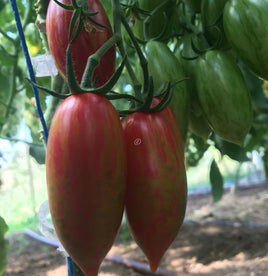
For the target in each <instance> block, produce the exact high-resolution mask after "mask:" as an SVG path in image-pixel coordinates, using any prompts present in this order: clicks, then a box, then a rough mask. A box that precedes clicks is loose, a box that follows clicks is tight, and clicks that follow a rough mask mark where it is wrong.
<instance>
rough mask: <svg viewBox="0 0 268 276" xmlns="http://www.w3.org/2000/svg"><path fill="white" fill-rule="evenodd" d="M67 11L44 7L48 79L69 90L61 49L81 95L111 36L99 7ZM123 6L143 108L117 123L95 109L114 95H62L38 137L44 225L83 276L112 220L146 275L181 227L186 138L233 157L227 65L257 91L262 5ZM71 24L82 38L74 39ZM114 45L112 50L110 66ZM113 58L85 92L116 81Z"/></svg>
mask: <svg viewBox="0 0 268 276" xmlns="http://www.w3.org/2000/svg"><path fill="white" fill-rule="evenodd" d="M77 2H81V3H83V7H81V10H79V9H78V10H79V12H81V13H75V12H74V11H73V10H72V8H70V9H69V7H70V6H71V4H73V3H76V1H71V0H69V1H68V0H61V1H55V0H51V1H50V5H49V7H48V12H47V22H46V24H47V25H46V26H47V37H48V43H49V47H50V51H51V54H52V56H53V58H54V60H55V64H56V66H57V67H58V70H59V72H60V74H61V75H62V76H63V78H64V79H66V80H68V81H69V75H68V72H69V71H68V68H67V67H68V66H69V64H68V62H67V61H68V60H70V57H69V56H68V51H67V49H71V51H70V53H69V54H70V55H71V60H72V66H73V75H74V76H75V78H76V80H77V81H78V83H81V81H82V80H83V79H84V72H85V69H86V67H87V65H88V63H87V61H88V57H89V56H91V55H92V54H94V53H95V52H96V51H97V50H98V49H99V48H100V47H101V46H102V45H104V44H105V43H106V42H107V41H109V39H110V38H111V37H112V36H113V32H112V27H111V25H110V22H109V19H108V16H107V14H106V12H105V10H104V8H103V6H102V3H101V1H99V0H84V1H77ZM114 2H116V1H114ZM129 2H131V3H132V2H134V4H133V3H132V4H131V5H130V6H128V5H126V4H124V7H127V8H128V10H129V9H130V10H131V13H130V14H131V15H132V16H133V15H134V17H136V18H134V20H132V22H133V26H132V29H131V28H129V29H128V28H126V29H127V31H128V32H131V35H130V37H131V39H132V42H133V41H134V43H133V44H134V46H135V47H136V52H137V53H138V56H139V58H140V61H141V60H142V58H141V56H142V55H143V54H144V56H145V59H146V62H140V64H143V67H142V66H140V64H139V66H138V68H135V69H136V71H135V70H133V71H135V72H136V73H137V74H136V75H135V78H136V79H135V81H136V80H137V79H138V80H137V81H140V83H143V86H144V87H146V88H147V90H146V89H145V88H144V87H143V88H144V89H145V90H144V91H139V92H140V94H141V95H139V96H140V98H139V99H138V101H139V104H141V103H144V102H145V103H144V104H143V105H142V104H141V105H139V104H136V103H134V102H131V105H130V109H129V110H128V111H129V112H126V113H124V116H123V115H122V114H123V113H120V111H118V110H116V108H115V107H114V106H115V105H112V103H111V102H110V101H109V100H108V99H107V93H108V94H109V93H110V94H109V95H115V94H114V93H115V92H110V91H109V92H107V93H106V92H105V93H104V95H100V94H98V93H96V92H97V91H99V90H94V93H80V92H81V91H82V90H81V91H71V92H72V93H73V94H74V95H71V96H69V97H68V98H67V99H66V100H64V101H63V102H62V103H61V105H60V106H59V107H58V109H57V111H56V113H55V115H54V117H53V120H52V123H51V127H50V133H49V137H48V145H47V157H46V168H47V186H48V197H49V205H50V210H51V216H52V220H53V224H54V227H55V230H56V232H57V235H58V237H59V240H60V241H61V243H62V245H63V246H64V248H65V249H66V251H67V253H68V254H69V255H70V256H71V257H72V258H73V260H74V261H75V262H76V263H77V265H78V266H79V267H80V268H81V269H82V270H83V272H84V273H85V274H86V275H87V276H93V275H97V273H98V270H99V266H100V264H101V262H102V260H103V258H104V257H105V255H106V254H107V252H108V251H109V249H110V248H111V246H112V244H113V241H114V239H115V237H116V234H117V231H118V229H119V226H120V224H121V220H122V215H123V212H124V210H125V212H126V218H127V222H128V226H129V229H130V232H131V234H132V236H133V237H134V239H135V240H136V242H137V244H138V245H139V246H140V248H141V249H142V250H143V252H144V253H145V255H146V257H147V259H148V261H149V264H150V268H151V271H155V270H156V269H157V267H158V265H159V262H160V261H161V258H162V257H163V255H164V253H165V252H166V250H167V249H168V247H169V246H170V244H171V243H172V241H173V240H174V239H175V237H176V236H177V234H178V232H179V229H180V227H181V225H182V222H183V219H184V215H185V209H186V200H187V181H186V172H185V164H184V162H185V157H184V149H185V147H186V146H187V135H188V133H189V131H190V132H191V133H194V134H195V135H197V136H199V137H201V138H202V139H203V140H204V141H206V140H207V139H208V137H211V136H212V134H216V135H217V136H219V137H221V138H222V139H223V140H225V141H228V142H230V143H233V144H237V145H239V146H242V145H243V144H244V140H245V137H246V135H247V133H248V132H249V129H250V128H251V125H252V113H253V112H252V110H253V108H252V100H251V96H250V92H249V88H248V85H247V83H246V81H245V78H244V75H243V73H242V72H241V69H240V67H239V65H238V64H240V63H241V62H243V63H244V64H245V65H246V66H248V68H249V69H250V70H251V71H252V72H254V74H256V75H257V76H258V77H260V78H265V79H268V74H267V72H268V67H267V64H268V56H267V51H266V49H267V46H268V29H267V24H266V25H264V24H262V23H263V22H267V14H268V3H267V2H265V1H262V0H257V1H251V0H239V1H236V0H229V1H227V0H222V1H219V0H217V1H216V0H215V1H212V0H202V1H201V0H199V1H186V0H185V1H183V0H181V1H175V0H170V1H166V2H164V3H163V1H152V0H149V1H143V0H140V1H139V0H138V1H129ZM59 3H62V4H64V5H65V8H63V7H62V6H61V5H59ZM66 7H67V9H66ZM79 8H80V7H79ZM122 10H123V9H122ZM95 11H97V13H94V12H95ZM76 12H77V10H76ZM253 13H254V16H253ZM114 14H120V13H116V12H115V13H114ZM121 14H122V13H121ZM256 14H258V16H256ZM85 15H86V16H85ZM88 15H90V16H92V18H94V20H93V21H90V20H91V19H90V20H89V17H87V16H88ZM76 17H77V18H76ZM78 18H79V20H80V21H79V20H78ZM74 19H77V21H75V20H74ZM132 19H133V18H132ZM118 20H123V19H122V17H120V18H119V19H118V18H114V21H115V26H116V22H117V21H118ZM80 22H83V25H82V26H83V28H82V29H81V30H80V31H79V32H78V30H79V26H80V25H79V24H80ZM123 25H126V22H125V21H124V24H123ZM115 29H116V28H115ZM117 31H118V30H117ZM129 34H130V33H129ZM262 34H265V36H264V35H262ZM255 35H256V37H255ZM133 37H134V38H133ZM260 39H262V40H260ZM122 44H123V42H122V41H120V42H119V44H118V48H119V49H120V52H121V54H122V53H123V52H124V51H122ZM137 44H138V46H139V45H140V48H139V49H138V50H137V47H138V46H137ZM70 45H71V48H70ZM143 45H145V47H143ZM68 47H69V48H68ZM120 47H121V48H120ZM258 47H259V48H258ZM115 50H116V48H115V47H114V46H113V47H110V48H109V49H108V50H107V51H105V53H104V54H103V56H102V57H101V59H100V62H99V64H95V65H96V69H95V71H94V74H93V75H92V79H91V80H90V82H89V83H91V87H92V86H94V87H96V88H98V87H102V86H103V87H104V86H105V85H104V84H105V83H107V81H108V82H109V80H110V79H111V77H112V76H114V75H116V74H115V64H116V52H115ZM130 52H131V51H130ZM66 57H67V58H66ZM135 57H136V56H135ZM128 61H129V60H128ZM131 64H132V65H133V66H135V67H136V64H137V62H136V61H135V62H133V63H131V62H129V63H128V69H129V66H131ZM141 67H142V69H143V70H142V71H141ZM120 72H121V71H120ZM147 73H148V74H147ZM130 75H131V74H130ZM181 80H184V81H182V82H179V83H178V81H181ZM147 82H148V83H149V84H148V83H147ZM69 84H70V82H69ZM167 84H168V89H167V90H165V91H168V92H165V93H164V92H163V87H166V85H167ZM73 87H76V86H71V89H73ZM170 88H171V89H170ZM83 91H84V90H83ZM151 91H153V93H151ZM84 92H85V91H84ZM87 92H89V91H87ZM137 95H138V94H137ZM137 95H135V96H137ZM105 96H106V98H105ZM148 99H149V100H148ZM167 99H168V100H167ZM136 100H137V99H136ZM162 102H165V103H166V104H165V105H161V103H162ZM148 103H149V104H148ZM133 106H134V107H133ZM159 106H161V107H162V108H161V110H160V108H159V109H157V108H156V107H159ZM138 107H140V108H138ZM126 114H127V115H126ZM215 164H216V163H215V162H214V163H213V165H214V167H215Z"/></svg>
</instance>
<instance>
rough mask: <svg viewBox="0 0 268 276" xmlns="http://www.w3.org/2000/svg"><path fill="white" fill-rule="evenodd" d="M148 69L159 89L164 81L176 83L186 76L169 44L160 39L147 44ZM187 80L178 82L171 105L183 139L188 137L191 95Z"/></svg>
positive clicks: (155, 87) (156, 87) (156, 88)
mask: <svg viewBox="0 0 268 276" xmlns="http://www.w3.org/2000/svg"><path fill="white" fill-rule="evenodd" d="M146 56H147V60H148V70H149V73H150V74H151V75H152V77H153V82H154V89H155V90H156V91H157V90H158V89H159V88H160V87H161V85H162V84H163V83H164V82H169V81H170V82H171V83H174V82H175V81H179V80H182V79H184V78H185V74H184V72H183V70H182V67H181V64H180V62H179V61H178V60H177V58H176V57H175V56H174V54H173V53H172V52H171V50H170V49H169V48H168V46H167V45H165V44H164V43H162V42H159V41H149V42H148V43H147V44H146ZM186 82H187V81H183V82H180V83H178V84H176V86H175V89H174V93H173V97H172V99H171V102H170V107H171V108H172V110H173V112H174V113H175V117H176V119H177V122H178V125H179V127H180V131H181V134H182V137H183V139H184V138H185V137H186V133H187V125H188V115H189V110H190V109H189V108H190V95H189V93H188V91H187V84H186Z"/></svg>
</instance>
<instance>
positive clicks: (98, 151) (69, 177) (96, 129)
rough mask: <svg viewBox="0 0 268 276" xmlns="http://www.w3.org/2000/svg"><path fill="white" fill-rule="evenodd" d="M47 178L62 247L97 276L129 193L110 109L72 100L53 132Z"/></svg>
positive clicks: (84, 98)
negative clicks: (125, 196) (126, 195)
mask: <svg viewBox="0 0 268 276" xmlns="http://www.w3.org/2000/svg"><path fill="white" fill-rule="evenodd" d="M46 176H47V188H48V199H49V207H50V212H51V216H52V220H53V224H54V227H55V230H56V233H57V235H58V237H59V240H60V242H61V243H62V245H63V247H64V248H65V250H66V251H67V253H68V254H69V255H70V256H71V258H72V259H73V260H74V261H75V263H77V265H78V266H80V268H81V269H82V270H83V272H84V273H85V275H87V276H94V275H97V274H98V269H99V265H100V263H101V261H102V260H103V258H104V257H105V255H106V254H107V252H108V251H109V249H110V248H111V246H112V243H113V241H114V239H115V236H116V234H117V231H118V228H119V226H120V223H121V219H122V213H123V208H124V192H125V148H124V146H123V134H122V126H121V122H120V119H119V117H118V114H117V112H116V110H115V108H114V107H113V106H112V104H111V103H110V102H109V101H108V100H107V99H105V98H103V97H101V96H98V95H95V94H89V93H86V94H79V95H72V96H70V97H68V98H67V99H66V100H64V101H63V102H62V103H61V105H60V106H59V108H58V109H57V111H56V113H55V115H54V118H53V120H52V124H51V127H50V132H49V137H48V145H47V157H46Z"/></svg>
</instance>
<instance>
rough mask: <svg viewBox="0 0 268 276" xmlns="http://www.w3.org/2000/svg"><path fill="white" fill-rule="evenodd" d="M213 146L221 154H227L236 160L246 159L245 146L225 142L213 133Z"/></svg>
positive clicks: (243, 160)
mask: <svg viewBox="0 0 268 276" xmlns="http://www.w3.org/2000/svg"><path fill="white" fill-rule="evenodd" d="M215 147H216V148H217V149H218V150H219V151H220V152H221V154H222V155H227V156H229V157H230V158H231V159H233V160H236V161H238V162H245V161H248V157H247V152H246V150H245V148H243V147H240V146H238V145H236V144H233V143H230V142H227V141H225V140H223V139H221V138H220V137H218V136H217V135H215Z"/></svg>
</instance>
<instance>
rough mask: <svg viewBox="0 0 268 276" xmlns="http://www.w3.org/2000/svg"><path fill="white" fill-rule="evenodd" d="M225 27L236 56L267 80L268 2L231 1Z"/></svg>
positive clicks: (264, 0)
mask: <svg viewBox="0 0 268 276" xmlns="http://www.w3.org/2000/svg"><path fill="white" fill-rule="evenodd" d="M223 25H224V30H225V33H226V36H227V38H228V40H229V41H230V44H231V45H232V47H233V49H234V51H235V52H236V54H237V56H238V57H239V58H240V59H241V60H242V61H243V62H244V63H245V64H246V65H247V66H248V67H249V69H251V70H252V71H253V72H254V73H255V74H256V75H257V76H259V77H261V78H263V79H266V80H268V51H267V49H268V1H267V0H230V1H228V2H227V4H226V6H225V8H224V14H223Z"/></svg>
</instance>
